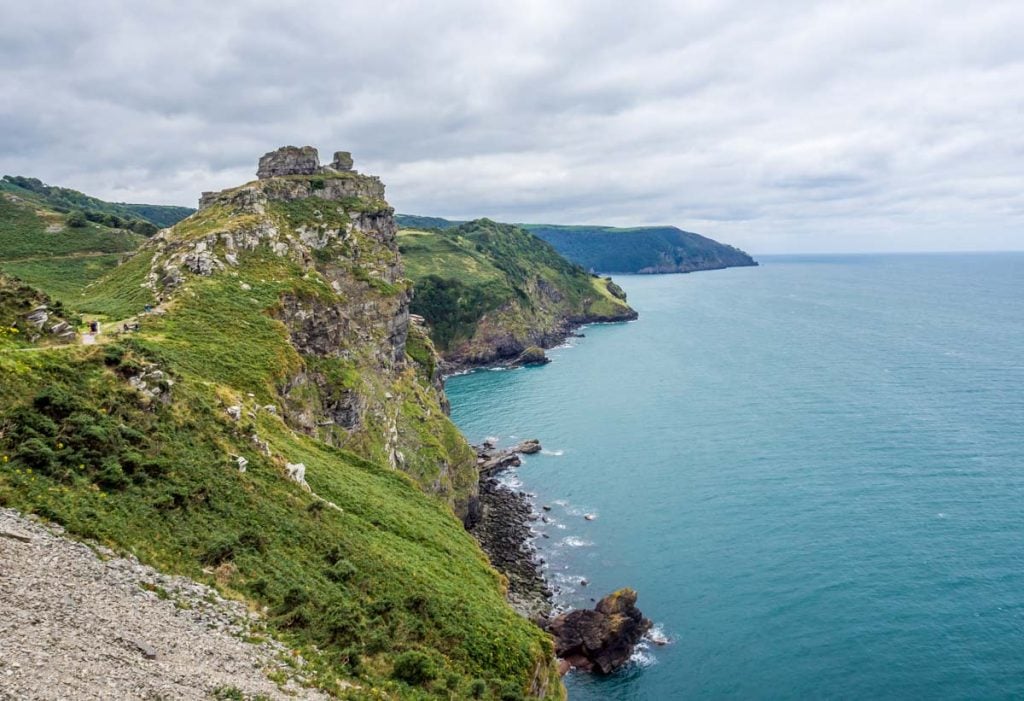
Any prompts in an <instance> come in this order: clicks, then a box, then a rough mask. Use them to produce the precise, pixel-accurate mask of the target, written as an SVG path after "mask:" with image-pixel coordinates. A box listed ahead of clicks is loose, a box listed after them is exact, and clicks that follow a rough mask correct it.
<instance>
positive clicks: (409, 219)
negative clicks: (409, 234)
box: [395, 214, 466, 230]
mask: <svg viewBox="0 0 1024 701" xmlns="http://www.w3.org/2000/svg"><path fill="white" fill-rule="evenodd" d="M395 223H396V224H398V226H399V227H400V228H402V229H420V230H423V229H451V228H454V227H456V226H458V225H459V224H465V223H466V222H461V221H454V220H451V219H442V218H441V217H423V216H420V215H418V214H396V215H395Z"/></svg>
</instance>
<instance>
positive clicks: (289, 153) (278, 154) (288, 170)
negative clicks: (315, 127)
mask: <svg viewBox="0 0 1024 701" xmlns="http://www.w3.org/2000/svg"><path fill="white" fill-rule="evenodd" d="M319 170H320V154H319V153H317V150H316V149H315V148H313V147H312V146H303V147H302V148H299V147H297V146H283V147H281V148H279V149H277V150H276V151H271V152H270V153H266V154H264V155H263V157H262V158H261V159H260V165H259V168H258V169H257V171H256V177H257V178H259V179H260V180H266V179H267V178H276V177H278V176H281V175H315V174H316V173H317V172H318V171H319Z"/></svg>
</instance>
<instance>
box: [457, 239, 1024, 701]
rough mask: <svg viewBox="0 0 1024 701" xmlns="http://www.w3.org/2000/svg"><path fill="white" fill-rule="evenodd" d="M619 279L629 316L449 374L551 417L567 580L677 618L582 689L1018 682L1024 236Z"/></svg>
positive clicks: (578, 699)
mask: <svg viewBox="0 0 1024 701" xmlns="http://www.w3.org/2000/svg"><path fill="white" fill-rule="evenodd" d="M616 279H617V280H618V281H619V283H620V284H621V285H622V286H623V287H624V288H625V289H626V291H627V292H628V293H629V301H630V303H631V304H632V305H633V306H634V307H635V308H636V309H637V310H638V311H639V312H640V319H639V321H636V322H633V323H629V324H618V325H604V326H590V327H587V328H586V329H585V334H586V338H582V339H574V340H573V342H572V344H571V347H563V348H560V349H556V350H554V351H552V352H551V353H550V355H551V357H552V359H553V361H554V362H552V363H551V364H549V365H547V366H544V367H539V368H529V369H524V370H514V371H481V372H475V373H472V374H469V375H465V376H460V377H455V378H451V379H450V380H449V382H448V394H449V397H450V398H451V402H452V416H453V418H454V419H455V421H456V423H457V424H458V425H459V426H460V427H461V428H462V429H463V431H464V432H465V433H466V435H467V436H468V437H469V438H470V439H471V440H474V441H479V440H481V439H483V438H484V437H487V436H494V437H497V438H499V439H501V441H503V442H505V443H508V442H509V441H512V440H514V438H516V437H522V438H539V439H540V440H541V442H542V443H543V445H544V448H545V453H544V454H540V455H536V456H528V457H527V458H526V462H525V463H524V465H523V466H522V467H521V468H519V470H518V471H516V472H515V473H512V474H509V475H508V476H507V479H508V480H510V481H512V482H513V483H519V484H521V486H520V487H519V488H520V489H523V490H525V491H528V492H532V493H535V494H536V495H537V496H536V499H537V504H538V508H539V506H540V505H542V504H547V505H550V506H551V507H552V510H551V512H550V516H551V517H552V520H553V522H552V523H550V524H544V523H541V522H538V523H537V530H538V532H544V533H546V534H547V535H548V538H543V537H541V538H538V541H537V543H538V545H539V547H540V548H541V551H542V554H543V557H544V558H545V559H546V560H547V564H548V567H549V569H548V574H549V575H550V576H551V577H552V578H553V579H554V580H555V581H556V582H559V583H560V584H561V585H562V587H563V591H562V593H561V594H560V600H561V602H562V603H564V604H568V605H573V606H592V605H593V602H592V599H591V597H596V598H599V597H600V596H603V595H604V594H607V593H609V592H611V591H613V590H614V589H616V588H619V587H622V586H631V587H634V588H636V589H637V590H638V591H639V593H640V599H639V605H640V607H641V608H642V609H643V611H644V612H645V614H647V615H648V616H649V617H650V618H651V619H653V620H654V621H655V622H656V623H657V625H658V628H659V629H660V630H661V631H663V632H664V634H665V635H667V636H669V637H670V638H671V639H672V643H671V644H670V645H668V646H666V647H654V646H651V647H649V648H648V649H646V650H643V651H641V653H640V654H639V655H637V656H636V662H635V664H633V665H632V666H631V667H630V668H629V669H627V670H626V671H624V672H622V673H619V674H617V675H615V676H612V677H610V678H604V679H598V678H594V677H590V676H586V675H570V676H568V677H567V684H568V687H569V690H570V697H571V699H573V701H583V700H590V699H615V700H621V701H626V700H630V701H633V700H640V699H644V700H646V699H659V700H660V699H724V698H734V699H827V698H843V699H925V698H927V699H982V698H983V699H1002V698H1005V699H1011V698H1014V699H1020V698H1024V254H992V255H890V256H835V257H828V256H817V257H767V258H764V259H762V267H759V268H738V269H732V270H724V271H716V272H702V273H696V274H691V275H662V276H619V277H617V278H616ZM587 513H591V514H594V515H596V516H597V518H596V519H595V520H593V521H587V520H585V519H584V517H583V516H584V514H587ZM582 578H585V579H586V580H588V582H589V585H588V586H585V587H584V586H581V585H580V584H579V581H580V579H582Z"/></svg>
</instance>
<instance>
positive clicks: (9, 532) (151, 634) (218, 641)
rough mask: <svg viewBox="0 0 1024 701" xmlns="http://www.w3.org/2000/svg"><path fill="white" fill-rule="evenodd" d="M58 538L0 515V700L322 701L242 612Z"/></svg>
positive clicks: (182, 582)
mask: <svg viewBox="0 0 1024 701" xmlns="http://www.w3.org/2000/svg"><path fill="white" fill-rule="evenodd" d="M62 533H63V530H62V529H61V528H60V527H58V526H54V525H45V524H43V523H40V522H38V521H33V520H29V519H27V518H24V517H22V516H21V515H19V514H18V513H17V512H15V511H12V510H10V509H0V575H2V576H0V697H2V698H10V699H70V698H74V699H97V700H99V699H111V698H121V699H128V698H135V699H142V698H154V699H155V698H175V699H197V700H198V699H209V698H235V696H227V695H226V694H228V693H232V694H237V695H238V696H237V698H242V697H243V695H244V697H245V698H256V697H259V698H268V699H294V698H302V699H323V698H327V697H326V696H325V695H324V694H321V693H319V692H317V691H314V690H311V689H308V688H305V687H304V686H302V685H301V681H302V680H301V679H299V680H295V679H293V678H294V677H296V676H299V675H301V667H302V660H301V658H298V657H293V655H292V654H291V651H290V650H289V649H288V648H286V647H285V646H284V645H281V644H280V643H277V642H276V641H274V640H269V639H266V638H263V637H260V638H259V639H260V640H262V642H258V643H250V642H244V641H243V638H248V639H250V640H253V639H254V637H253V636H256V635H258V634H259V635H262V623H261V622H260V620H259V619H258V618H257V617H256V616H255V615H253V614H252V613H250V612H249V611H248V610H247V609H246V607H245V606H244V605H243V604H241V603H238V602H235V601H228V600H226V599H224V598H222V597H221V596H220V595H219V594H218V593H217V592H216V591H215V590H213V589H211V588H209V587H206V586H203V585H202V584H198V583H196V582H194V581H192V580H189V579H186V578H184V577H174V576H169V575H164V574H161V573H159V572H157V571H156V570H154V569H152V568H150V567H146V566H144V565H142V564H140V563H139V562H138V560H136V559H135V558H133V557H118V556H116V555H115V554H114V553H113V552H111V551H110V550H107V549H105V548H101V547H99V546H96V548H95V550H94V549H92V548H90V547H88V546H87V545H84V544H82V543H79V542H76V541H73V540H69V539H67V538H65V537H63V536H62ZM285 659H287V660H288V661H289V662H292V664H289V663H286V662H285ZM294 661H297V662H298V663H299V664H297V665H295V664H294ZM297 670H299V671H297ZM269 673H274V674H275V676H276V677H277V678H278V679H279V680H281V681H280V684H278V683H275V682H272V681H271V680H270V679H269V678H268V676H267V675H268V674H269ZM218 694H219V695H220V696H218Z"/></svg>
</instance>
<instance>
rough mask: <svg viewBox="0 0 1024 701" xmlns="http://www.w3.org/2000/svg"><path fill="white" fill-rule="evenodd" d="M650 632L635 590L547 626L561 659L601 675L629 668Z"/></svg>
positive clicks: (563, 617) (628, 590)
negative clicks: (637, 648) (645, 636)
mask: <svg viewBox="0 0 1024 701" xmlns="http://www.w3.org/2000/svg"><path fill="white" fill-rule="evenodd" d="M650 628H651V622H650V620H648V619H646V618H644V615H643V613H641V612H640V609H638V608H637V607H636V592H635V591H633V590H632V589H620V590H618V591H617V592H615V593H613V594H609V595H608V596H606V597H605V598H603V599H601V600H600V601H599V602H598V603H597V607H596V608H595V609H594V610H592V611H591V610H579V611H570V612H568V613H563V614H561V615H560V616H557V617H555V618H554V619H552V620H551V622H550V623H549V624H548V631H549V632H550V633H551V634H552V635H553V636H554V637H555V654H556V655H558V657H560V658H562V659H563V660H566V661H567V662H568V663H569V664H570V665H572V666H573V667H575V668H576V669H580V670H584V671H588V672H598V673H601V674H610V673H612V672H614V671H615V670H616V669H618V668H619V667H621V666H623V665H624V664H626V663H627V662H628V661H629V658H630V656H631V655H632V654H633V648H634V647H635V646H636V644H637V643H639V642H640V640H641V638H643V637H644V635H645V634H646V633H647V631H648V630H650Z"/></svg>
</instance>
